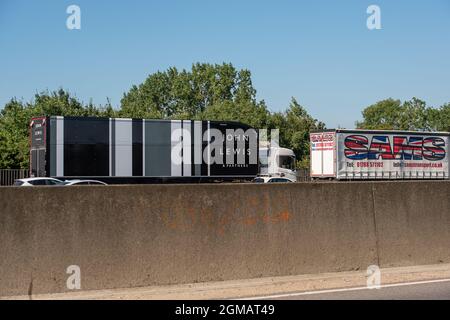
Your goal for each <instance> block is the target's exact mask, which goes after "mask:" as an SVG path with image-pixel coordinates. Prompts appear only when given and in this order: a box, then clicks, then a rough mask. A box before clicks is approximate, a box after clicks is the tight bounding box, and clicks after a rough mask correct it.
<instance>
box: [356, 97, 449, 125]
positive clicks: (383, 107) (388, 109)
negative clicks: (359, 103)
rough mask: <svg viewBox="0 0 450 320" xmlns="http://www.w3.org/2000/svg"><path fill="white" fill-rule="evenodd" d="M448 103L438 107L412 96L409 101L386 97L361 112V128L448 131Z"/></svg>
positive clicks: (359, 123) (358, 123)
mask: <svg viewBox="0 0 450 320" xmlns="http://www.w3.org/2000/svg"><path fill="white" fill-rule="evenodd" d="M449 110H450V103H447V104H444V105H443V106H441V107H440V108H433V107H429V106H427V104H426V102H425V101H422V100H420V99H418V98H412V99H411V100H409V101H405V102H403V103H402V102H401V101H400V100H394V99H386V100H382V101H379V102H377V103H375V104H373V105H371V106H369V107H367V108H365V109H364V110H363V112H362V115H363V121H361V122H357V123H356V126H357V127H358V128H361V129H388V130H412V131H449V129H450V111H449Z"/></svg>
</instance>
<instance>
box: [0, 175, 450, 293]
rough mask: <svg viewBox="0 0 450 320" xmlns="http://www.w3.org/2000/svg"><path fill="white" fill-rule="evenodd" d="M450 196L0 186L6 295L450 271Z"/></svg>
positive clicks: (388, 190) (369, 186)
mask: <svg viewBox="0 0 450 320" xmlns="http://www.w3.org/2000/svg"><path fill="white" fill-rule="evenodd" d="M449 187H450V183H449V182H433V181H428V182H382V183H381V182H376V183H375V182H374V183H361V182H360V183H304V184H276V185H272V184H270V185H260V184H214V185H206V184H205V185H146V186H145V185H144V186H108V187H39V188H33V187H32V188H13V187H8V188H0V258H1V260H0V296H5V295H26V294H36V293H55V292H65V291H68V290H67V288H66V280H67V278H68V277H69V274H66V269H67V267H68V266H70V265H78V266H79V267H80V268H81V287H82V289H83V290H90V289H108V288H129V287H141V286H151V285H168V284H181V283H195V282H207V281H220V280H232V279H246V278H257V277H270V276H285V275H297V274H306V273H317V272H337V271H350V270H365V269H366V268H367V266H369V265H371V264H379V263H381V266H383V265H384V264H386V265H389V266H396V265H412V264H418V263H422V264H424V263H425V264H428V263H429V264H431V263H436V262H441V261H442V262H450V247H449V246H448V244H450V242H449V241H448V240H449V228H450V224H449V222H450V220H449V219H450V217H449V216H450V210H449V197H448V195H449V191H450V190H449ZM421 226H423V228H421Z"/></svg>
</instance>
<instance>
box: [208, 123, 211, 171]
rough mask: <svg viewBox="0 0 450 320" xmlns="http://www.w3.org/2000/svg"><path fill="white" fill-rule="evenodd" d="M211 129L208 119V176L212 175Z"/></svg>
mask: <svg viewBox="0 0 450 320" xmlns="http://www.w3.org/2000/svg"><path fill="white" fill-rule="evenodd" d="M210 145H211V129H210V122H209V121H208V177H209V176H210V175H211V147H210Z"/></svg>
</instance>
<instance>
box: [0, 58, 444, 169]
mask: <svg viewBox="0 0 450 320" xmlns="http://www.w3.org/2000/svg"><path fill="white" fill-rule="evenodd" d="M41 115H61V116H99V117H127V118H147V119H194V120H206V119H207V120H234V121H240V122H243V123H247V124H249V125H251V126H253V127H255V128H267V129H273V128H278V129H280V144H281V145H282V146H284V147H287V148H291V149H293V150H294V152H295V153H296V155H297V159H298V165H299V167H308V163H309V161H308V155H309V137H308V134H309V132H310V130H318V129H324V128H325V125H324V124H323V123H322V122H320V121H318V120H316V119H314V118H313V117H312V116H311V115H309V114H308V112H307V111H306V110H305V108H304V107H302V106H301V105H300V104H299V103H298V102H297V100H296V99H295V98H292V100H291V103H290V105H289V106H288V107H287V108H286V110H285V111H283V112H270V111H269V109H268V107H267V106H266V104H265V102H264V101H263V100H260V101H258V100H257V99H256V90H255V88H254V87H253V84H252V79H251V73H250V71H248V70H245V69H243V70H237V69H236V68H235V67H234V66H233V65H232V64H225V63H224V64H221V65H218V64H216V65H212V64H200V63H197V64H194V65H193V66H192V68H191V70H181V71H180V70H178V69H177V68H169V69H168V70H166V71H160V72H156V73H153V74H151V75H149V76H148V78H147V79H146V80H145V81H144V82H143V83H141V84H139V85H135V86H133V87H132V88H131V89H130V90H129V91H128V92H126V93H125V94H124V96H123V98H122V99H121V103H120V106H119V107H116V108H113V106H112V105H111V104H110V103H109V101H108V103H107V104H106V105H100V106H96V105H94V104H93V103H91V102H90V103H88V104H85V103H83V102H81V101H79V100H78V99H77V98H76V97H74V96H73V95H71V94H70V93H69V92H67V91H65V90H63V89H59V90H57V91H52V92H49V91H44V92H41V93H39V94H36V95H35V97H34V99H33V100H32V101H30V102H24V101H21V100H17V99H15V98H13V99H11V101H10V102H8V103H7V104H6V105H5V106H4V108H3V109H2V110H1V112H0V168H27V167H28V161H29V159H28V158H29V157H28V154H29V151H28V148H29V146H28V125H29V122H30V119H31V118H32V117H33V116H41ZM357 126H358V127H359V128H368V129H401V130H445V131H449V130H450V104H446V105H444V106H442V107H440V108H438V109H435V108H431V107H427V106H426V104H425V102H423V101H421V100H419V99H416V98H413V99H412V100H411V101H406V102H404V103H401V102H400V101H399V100H393V99H387V100H384V101H380V102H378V103H376V104H374V105H372V106H369V107H367V108H366V109H365V110H364V111H363V121H362V122H359V123H357Z"/></svg>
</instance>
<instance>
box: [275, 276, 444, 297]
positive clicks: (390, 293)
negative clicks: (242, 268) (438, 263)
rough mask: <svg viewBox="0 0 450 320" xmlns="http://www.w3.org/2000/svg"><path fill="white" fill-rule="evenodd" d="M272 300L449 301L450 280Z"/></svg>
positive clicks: (289, 294)
mask: <svg viewBox="0 0 450 320" xmlns="http://www.w3.org/2000/svg"><path fill="white" fill-rule="evenodd" d="M268 299H273V300H450V280H447V281H443V282H431V283H426V282H424V283H418V284H414V283H413V284H407V283H406V284H400V285H389V286H387V287H382V288H380V289H366V288H364V289H362V288H356V289H351V288H349V289H337V290H324V291H322V292H319V293H314V292H307V293H304V292H303V293H286V295H284V296H283V295H278V296H272V297H268Z"/></svg>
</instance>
